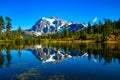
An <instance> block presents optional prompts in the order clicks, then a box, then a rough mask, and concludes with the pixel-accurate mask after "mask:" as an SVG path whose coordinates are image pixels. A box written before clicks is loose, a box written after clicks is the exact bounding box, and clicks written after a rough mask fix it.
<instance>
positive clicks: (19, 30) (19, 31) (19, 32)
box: [17, 26, 22, 35]
mask: <svg viewBox="0 0 120 80" xmlns="http://www.w3.org/2000/svg"><path fill="white" fill-rule="evenodd" d="M21 31H22V29H21V26H19V27H18V30H17V32H18V34H19V35H21Z"/></svg>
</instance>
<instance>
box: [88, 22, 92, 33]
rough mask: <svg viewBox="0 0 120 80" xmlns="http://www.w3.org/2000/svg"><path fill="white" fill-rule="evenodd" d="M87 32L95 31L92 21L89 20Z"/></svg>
mask: <svg viewBox="0 0 120 80" xmlns="http://www.w3.org/2000/svg"><path fill="white" fill-rule="evenodd" d="M87 33H88V34H92V33H93V29H92V26H91V23H90V22H88V29H87Z"/></svg>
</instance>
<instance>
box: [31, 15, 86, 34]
mask: <svg viewBox="0 0 120 80" xmlns="http://www.w3.org/2000/svg"><path fill="white" fill-rule="evenodd" d="M64 25H67V27H66V29H68V30H69V31H72V32H73V31H78V30H81V29H83V28H86V27H87V25H85V24H80V23H69V22H67V21H65V20H62V19H59V18H57V17H54V16H53V17H51V18H44V17H43V18H41V19H40V20H39V21H37V22H36V23H35V24H34V25H33V26H32V28H31V29H29V31H32V32H33V33H34V34H35V35H36V36H39V35H43V34H53V33H56V32H64V30H65V27H64Z"/></svg>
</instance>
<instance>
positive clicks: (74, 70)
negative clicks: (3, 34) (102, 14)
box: [0, 43, 120, 80]
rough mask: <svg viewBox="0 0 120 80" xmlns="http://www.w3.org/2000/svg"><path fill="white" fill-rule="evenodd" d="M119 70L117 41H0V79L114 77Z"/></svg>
mask: <svg viewBox="0 0 120 80" xmlns="http://www.w3.org/2000/svg"><path fill="white" fill-rule="evenodd" d="M119 74H120V44H119V43H118V44H113V43H112V44H97V43H74V44H69V43H67V44H66V43H57V44H40V45H31V46H28V45H15V44H12V45H11V44H7V45H4V44H1V45H0V80H115V79H120V77H119ZM1 76H2V77H1ZM108 76H109V77H108Z"/></svg>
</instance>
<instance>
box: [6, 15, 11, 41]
mask: <svg viewBox="0 0 120 80" xmlns="http://www.w3.org/2000/svg"><path fill="white" fill-rule="evenodd" d="M11 21H12V20H11V19H10V18H9V17H6V22H7V24H6V36H7V37H8V39H10V30H11V28H12V24H11Z"/></svg>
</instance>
